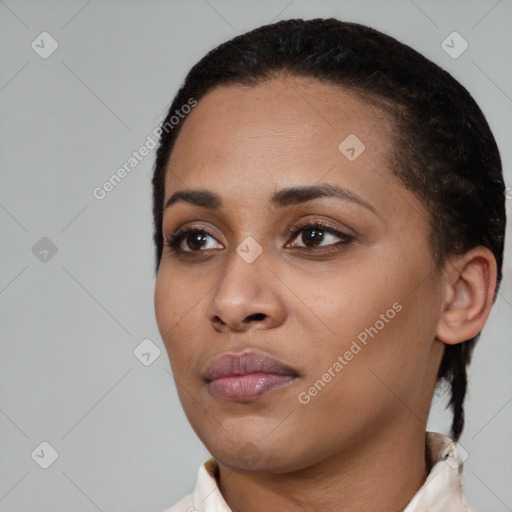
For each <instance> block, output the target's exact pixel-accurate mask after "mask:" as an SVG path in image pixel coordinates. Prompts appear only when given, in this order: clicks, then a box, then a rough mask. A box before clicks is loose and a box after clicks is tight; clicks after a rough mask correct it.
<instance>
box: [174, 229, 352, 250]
mask: <svg viewBox="0 0 512 512" xmlns="http://www.w3.org/2000/svg"><path fill="white" fill-rule="evenodd" d="M312 228H321V230H322V231H324V233H328V234H330V235H335V236H337V237H338V238H341V239H342V241H340V242H337V243H335V244H329V245H328V246H327V247H330V248H324V247H299V249H301V250H305V251H308V252H313V253H314V252H324V253H325V252H330V251H336V250H339V247H340V246H344V245H348V244H350V243H352V242H353V241H354V240H355V237H354V236H352V235H349V234H347V233H344V232H342V231H340V230H338V229H336V228H334V227H333V226H330V225H329V224H326V223H325V222H321V221H317V222H312V223H311V222H310V223H307V224H302V225H294V226H291V227H290V228H289V229H288V236H289V237H291V240H294V239H295V238H296V237H297V235H298V234H299V233H301V232H302V231H306V230H307V229H312ZM196 232H197V233H204V234H207V235H209V236H211V237H212V238H215V236H214V235H213V234H212V233H210V231H209V230H208V229H206V228H204V227H201V228H199V227H190V228H185V229H183V230H181V231H178V232H177V233H173V234H171V235H169V236H168V237H167V239H166V245H167V246H168V247H169V249H170V250H171V251H172V252H174V253H176V254H177V255H185V254H187V255H194V254H195V253H201V252H205V251H204V250H198V251H185V250H183V249H181V248H180V244H181V242H182V240H183V239H184V238H185V237H186V236H187V235H188V234H190V233H196Z"/></svg>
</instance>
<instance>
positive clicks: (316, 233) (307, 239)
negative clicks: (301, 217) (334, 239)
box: [302, 228, 324, 247]
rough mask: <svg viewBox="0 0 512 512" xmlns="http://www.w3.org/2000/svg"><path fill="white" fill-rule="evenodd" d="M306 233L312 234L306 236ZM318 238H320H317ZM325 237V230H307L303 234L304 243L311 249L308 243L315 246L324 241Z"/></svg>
mask: <svg viewBox="0 0 512 512" xmlns="http://www.w3.org/2000/svg"><path fill="white" fill-rule="evenodd" d="M306 233H311V235H306ZM317 237H318V238H317ZM323 237H324V231H323V229H315V228H312V229H306V230H304V232H303V233H302V241H303V242H304V243H305V244H306V246H308V247H309V245H308V242H312V243H313V244H315V243H319V242H321V241H322V239H323Z"/></svg>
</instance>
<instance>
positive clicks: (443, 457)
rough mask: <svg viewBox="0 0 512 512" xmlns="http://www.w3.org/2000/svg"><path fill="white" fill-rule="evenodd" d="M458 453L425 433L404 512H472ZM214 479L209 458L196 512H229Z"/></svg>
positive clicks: (216, 470) (440, 438) (443, 439)
mask: <svg viewBox="0 0 512 512" xmlns="http://www.w3.org/2000/svg"><path fill="white" fill-rule="evenodd" d="M462 452H463V450H461V449H460V448H458V445H457V443H455V442H454V441H453V440H452V439H451V438H450V437H448V436H446V435H444V434H440V433H438V432H426V436H425V454H426V460H427V464H428V469H429V474H428V476H427V479H426V480H425V482H424V484H423V485H422V487H421V488H420V489H419V490H418V492H417V493H416V494H415V495H414V497H413V498H412V500H411V501H410V502H409V504H408V505H407V507H406V508H405V510H404V512H472V510H471V509H470V508H468V506H467V504H466V501H465V498H464V494H463V490H462V484H461V480H460V477H461V473H462V455H463V454H462ZM218 477H219V466H218V463H217V461H216V460H215V459H214V458H213V457H211V458H210V459H208V460H207V461H206V462H205V463H204V464H203V465H202V466H201V467H200V468H199V471H198V474H197V483H196V487H195V489H194V493H193V499H194V508H195V509H196V510H197V512H232V510H231V509H230V508H229V506H228V504H227V503H226V501H225V500H224V497H223V496H222V494H221V492H220V490H219V486H218V483H217V482H218ZM473 512H474V511H473Z"/></svg>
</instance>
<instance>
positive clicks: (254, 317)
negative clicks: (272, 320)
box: [247, 313, 266, 320]
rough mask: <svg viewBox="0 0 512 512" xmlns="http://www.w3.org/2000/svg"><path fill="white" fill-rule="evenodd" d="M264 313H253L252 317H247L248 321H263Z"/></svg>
mask: <svg viewBox="0 0 512 512" xmlns="http://www.w3.org/2000/svg"><path fill="white" fill-rule="evenodd" d="M265 316H266V315H265V314H264V313H254V315H249V316H248V317H247V319H248V320H263V319H264V318H265Z"/></svg>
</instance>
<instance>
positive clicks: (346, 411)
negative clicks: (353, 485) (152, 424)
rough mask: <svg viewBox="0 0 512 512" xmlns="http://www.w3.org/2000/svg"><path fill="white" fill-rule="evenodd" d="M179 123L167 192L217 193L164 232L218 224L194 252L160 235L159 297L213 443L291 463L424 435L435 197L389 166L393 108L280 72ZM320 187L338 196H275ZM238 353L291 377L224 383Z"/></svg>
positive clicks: (172, 220)
mask: <svg viewBox="0 0 512 512" xmlns="http://www.w3.org/2000/svg"><path fill="white" fill-rule="evenodd" d="M181 122H183V123H184V125H183V126H182V127H181V132H180V135H179V137H178V139H177V141H176V145H175V147H174V150H173V152H172V154H171V157H170V160H169V163H168V170H167V174H166V181H165V203H167V201H168V199H169V198H170V197H171V195H173V194H174V193H175V192H177V191H185V190H187V191H191V190H199V189H201V190H207V191H209V192H210V193H211V194H215V195H216V196H218V199H219V200H218V201H217V204H207V202H204V201H203V202H202V203H201V204H194V203H192V202H189V201H186V200H183V199H182V200H177V201H175V202H173V204H171V205H170V206H169V207H167V208H166V209H165V211H164V217H163V233H162V236H163V237H164V238H168V237H169V235H170V234H171V233H175V232H177V231H178V230H181V229H183V228H195V229H196V230H201V229H203V230H207V233H204V232H202V233H201V232H200V233H192V234H190V235H189V236H188V237H187V236H186V235H185V236H184V237H183V238H182V239H181V241H180V242H179V247H180V248H181V250H182V251H183V252H182V253H176V252H172V251H171V250H170V249H169V247H167V246H166V247H165V248H164V252H163V255H162V260H161V263H160V268H159V271H158V276H157V280H156V289H155V311H156V319H157V322H158V327H159V330H160V334H161V336H162V339H163V342H164V344H165V346H166V349H167V352H168V355H169V360H170V363H171V368H172V371H173V374H174V378H175V381H176V385H177V390H178V393H179V397H180V400H181V404H182V406H183V408H184V411H185V414H186V415H187V418H188V420H189V421H190V423H191V425H192V427H193V428H194V430H195V432H196V433H197V435H198V436H199V438H200V439H201V440H202V441H203V443H204V444H205V446H206V447H207V449H208V450H209V451H210V453H211V454H212V455H213V456H214V457H216V458H217V459H218V460H219V461H220V462H221V463H223V464H225V465H226V466H228V467H231V468H234V469H239V470H243V469H251V470H253V471H255V470H257V471H265V470H274V471H278V472H284V471H292V470H296V469H302V468H305V467H308V466H311V465H313V464H315V463H317V462H320V461H322V460H324V459H327V458H328V457H331V456H333V455H336V454H341V453H343V454H344V456H347V457H348V455H349V454H350V453H355V450H357V447H360V446H364V445H365V444H366V445H367V444H368V440H369V439H370V437H372V436H375V435H377V434H378V435H379V436H388V438H389V439H391V438H392V436H393V435H402V434H404V435H406V434H405V433H406V432H410V430H411V429H420V430H422V431H423V432H424V430H425V422H426V418H427V415H428V410H429V405H430V398H431V394H432V391H433V389H434V384H435V377H436V373H437V369H438V366H439V363H440V361H441V357H442V347H443V345H442V343H441V342H439V341H434V340H435V331H436V327H437V322H438V319H439V315H440V311H441V304H442V292H443V285H442V274H440V273H437V272H435V271H434V261H433V259H432V255H431V250H430V247H429V245H428V238H427V237H428V226H427V211H426V209H425V207H424V206H423V204H422V203H421V202H420V201H419V199H418V198H417V197H416V196H415V195H414V194H412V193H411V192H410V191H408V190H407V189H406V188H404V186H403V185H402V184H401V183H400V182H399V181H398V180H397V179H396V178H395V177H394V176H393V174H392V172H391V170H390V168H389V166H388V163H387V155H388V152H389V151H390V149H391V144H392V143H393V142H392V133H391V131H390V125H389V124H388V121H387V120H386V119H385V118H384V117H383V114H382V112H381V111H380V110H378V109H374V108H372V107H370V106H369V105H367V104H365V103H363V102H361V101H360V100H358V99H357V98H356V97H355V96H354V95H353V94H351V93H348V92H347V91H344V90H342V89H340V88H336V87H334V86H330V85H326V84H321V83H319V82H317V81H314V80H308V79H304V78H296V77H295V78H290V77H288V78H282V77H281V78H278V79H274V80H272V81H269V82H266V83H263V84H261V85H258V86H254V87H243V86H239V85H233V86H221V87H218V88H216V89H214V90H213V91H211V92H209V93H208V94H207V95H206V96H205V97H203V98H202V99H201V100H200V101H199V103H198V105H197V106H196V107H195V108H194V109H193V110H192V112H191V113H190V114H189V116H188V117H187V119H186V121H181ZM347 137H348V139H347ZM356 137H357V138H356ZM340 144H341V145H340ZM363 144H364V146H363ZM319 185H330V186H332V187H339V189H341V193H340V194H339V195H337V196H334V195H326V196H323V197H315V198H311V196H308V194H307V193H304V194H299V195H297V194H295V195H291V196H284V195H281V199H282V200H281V201H274V202H272V198H273V196H274V194H276V192H279V191H281V190H283V189H288V188H290V187H311V186H319ZM318 222H321V223H323V224H327V228H326V227H323V226H320V227H316V228H315V227H314V225H315V223H318ZM311 224H313V227H311V226H310V225H311ZM308 225H309V227H308ZM301 227H303V228H302V230H301V231H299V232H298V233H297V234H295V235H292V233H293V232H295V230H296V228H297V229H298V228H301ZM322 229H324V230H325V231H321V230H322ZM329 229H333V230H335V231H334V232H331V231H328V230H329ZM336 232H339V233H340V234H337V233H336ZM201 235H202V237H203V238H201ZM242 351H243V352H249V351H254V352H257V353H258V354H265V355H269V356H272V357H274V358H276V359H278V360H279V361H281V362H282V363H284V364H285V365H287V366H288V367H291V368H293V369H294V371H295V373H296V376H295V378H290V379H288V380H286V383H285V384H284V385H281V386H279V387H275V388H273V389H271V390H269V391H267V392H265V393H263V394H259V395H257V396H250V395H243V396H240V397H239V398H238V399H236V398H235V399H229V398H227V397H224V396H220V395H218V394H215V393H214V392H213V391H212V386H211V384H208V383H207V382H206V381H205V380H204V371H205V369H206V368H207V366H208V365H209V364H210V363H211V362H212V361H213V360H214V359H215V358H216V357H217V356H219V355H221V354H224V353H226V352H232V353H239V352H242ZM260 376H261V375H260ZM226 382H227V380H224V383H226ZM232 382H235V381H232ZM236 382H240V380H238V381H236ZM236 382H235V384H233V386H234V389H235V390H236V389H238V388H237V385H238V384H236ZM261 382H262V381H260V383H261ZM283 382H285V381H284V380H283ZM257 389H259V388H257ZM397 433H398V434H397ZM351 450H352V452H351Z"/></svg>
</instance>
